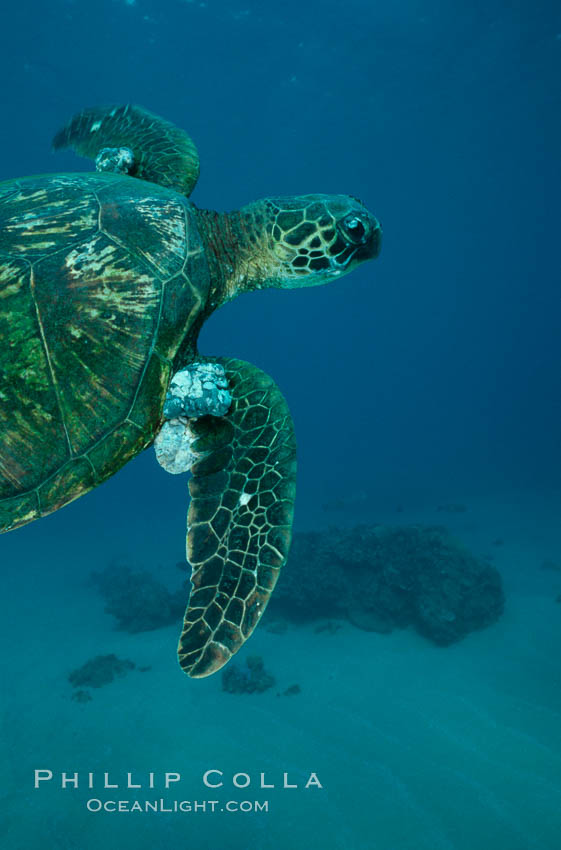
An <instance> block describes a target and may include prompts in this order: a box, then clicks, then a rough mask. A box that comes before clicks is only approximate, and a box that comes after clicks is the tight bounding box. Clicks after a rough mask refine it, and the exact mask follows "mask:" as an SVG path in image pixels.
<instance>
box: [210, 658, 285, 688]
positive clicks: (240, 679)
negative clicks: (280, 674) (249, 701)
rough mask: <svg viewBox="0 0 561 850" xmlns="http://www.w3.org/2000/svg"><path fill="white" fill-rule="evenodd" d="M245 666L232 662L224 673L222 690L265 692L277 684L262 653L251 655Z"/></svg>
mask: <svg viewBox="0 0 561 850" xmlns="http://www.w3.org/2000/svg"><path fill="white" fill-rule="evenodd" d="M245 664H246V666H245V668H242V667H240V666H239V665H238V664H233V663H230V664H229V665H228V666H227V667H226V669H225V670H224V672H223V673H222V690H223V691H228V693H231V694H255V693H263V691H267V690H269V688H272V687H273V686H274V685H275V678H274V676H271V674H270V673H267V671H266V670H265V665H264V663H263V659H262V658H261V656H260V655H250V656H249V658H247V659H246V662H245Z"/></svg>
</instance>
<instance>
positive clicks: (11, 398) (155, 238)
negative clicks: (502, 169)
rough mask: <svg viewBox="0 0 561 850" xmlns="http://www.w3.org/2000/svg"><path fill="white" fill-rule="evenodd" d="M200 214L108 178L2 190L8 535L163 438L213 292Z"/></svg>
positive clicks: (49, 180) (24, 183) (49, 179)
mask: <svg viewBox="0 0 561 850" xmlns="http://www.w3.org/2000/svg"><path fill="white" fill-rule="evenodd" d="M193 209H194V208H193V206H192V204H191V203H190V202H189V201H188V200H187V199H186V198H184V197H183V196H181V195H179V194H177V193H176V192H174V191H172V190H170V189H166V188H163V187H160V186H157V185H156V184H152V183H146V182H141V181H138V180H135V179H134V178H131V177H123V176H116V175H112V174H91V175H83V174H66V175H64V174H63V175H55V176H44V177H30V178H25V179H22V180H17V181H13V182H8V183H2V184H0V341H1V345H0V531H7V530H9V529H11V528H15V527H17V526H19V525H23V524H24V523H26V522H30V521H31V520H33V519H36V518H37V517H39V516H43V515H45V514H48V513H50V512H52V511H54V510H57V508H60V507H62V506H63V505H65V504H67V503H68V502H70V501H72V500H73V499H75V498H77V497H78V496H81V495H82V494H83V493H86V492H87V491H88V490H91V489H92V488H93V487H95V486H96V485H97V484H99V483H101V482H102V481H104V480H105V479H107V478H109V477H110V476H111V475H113V474H114V473H115V472H116V471H117V470H118V469H119V468H120V467H121V466H123V464H125V463H126V462H127V461H128V460H130V459H131V458H132V457H134V456H135V455H136V454H138V452H140V451H141V450H142V449H144V448H145V447H146V446H147V445H149V444H150V443H151V441H152V440H153V438H154V436H155V434H156V432H157V430H158V427H159V425H160V422H161V417H162V407H163V402H164V398H165V393H166V390H167V387H168V383H169V380H170V378H171V373H172V371H173V368H174V360H176V357H177V354H178V351H180V349H181V352H182V356H183V353H184V352H193V351H194V347H195V342H196V339H195V337H196V332H197V331H198V327H199V325H200V321H197V319H200V318H201V314H202V311H203V309H204V307H205V303H206V297H207V294H208V289H209V271H208V265H207V262H206V258H205V255H204V252H203V245H202V241H201V238H200V235H199V233H198V230H197V227H196V223H195V218H194V215H193ZM186 356H188V355H186Z"/></svg>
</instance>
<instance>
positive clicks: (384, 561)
mask: <svg viewBox="0 0 561 850" xmlns="http://www.w3.org/2000/svg"><path fill="white" fill-rule="evenodd" d="M503 606H504V595H503V590H502V582H501V577H500V574H499V573H498V571H497V570H496V569H495V567H493V566H491V565H490V564H488V563H486V562H485V561H482V560H480V559H478V558H476V557H475V556H474V555H473V554H472V553H471V552H469V551H468V550H467V549H466V548H465V547H464V546H462V545H461V544H460V543H458V542H457V541H456V540H454V539H453V538H452V537H451V536H450V535H449V533H448V532H447V531H446V530H445V529H443V528H441V527H422V526H380V525H362V526H357V527H356V528H353V529H329V530H328V531H325V532H309V533H301V534H296V535H295V536H294V540H293V544H292V550H291V553H290V558H289V562H288V564H287V565H286V566H285V568H284V569H283V571H282V573H281V576H280V579H279V581H278V584H277V587H276V589H275V593H274V595H273V598H272V602H271V607H272V608H273V609H276V610H277V612H279V611H282V613H283V615H284V616H286V617H289V618H299V619H301V620H314V619H318V618H322V619H324V618H329V617H346V618H347V619H348V620H349V621H350V622H351V623H353V624H354V625H355V626H357V627H358V628H361V629H365V630H367V631H375V632H381V633H385V632H390V631H392V629H394V628H404V627H407V626H412V627H414V628H416V629H417V631H419V632H420V633H421V634H423V635H425V636H426V637H427V638H429V639H430V640H432V641H434V642H435V643H437V644H440V645H447V644H450V643H453V642H454V641H458V640H461V639H462V638H463V637H465V636H466V635H467V634H469V633H470V632H472V631H474V630H476V629H481V628H484V627H485V626H489V625H490V624H491V623H493V622H495V621H496V620H497V619H498V618H499V617H500V615H501V614H502V611H503Z"/></svg>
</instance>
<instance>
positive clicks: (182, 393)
mask: <svg viewBox="0 0 561 850" xmlns="http://www.w3.org/2000/svg"><path fill="white" fill-rule="evenodd" d="M231 404H232V396H231V395H230V393H229V392H228V381H227V380H226V373H225V371H224V368H223V367H222V366H221V365H220V364H219V363H206V362H198V363H196V362H195V363H191V364H190V365H189V366H187V367H186V368H185V369H180V371H179V372H176V374H175V375H174V376H173V378H172V379H171V383H170V385H169V389H168V392H167V395H166V401H165V404H164V416H165V417H166V419H174V418H175V417H177V416H187V417H189V418H190V419H192V418H193V417H198V416H224V415H225V414H226V413H227V412H228V409H229V407H230V405H231Z"/></svg>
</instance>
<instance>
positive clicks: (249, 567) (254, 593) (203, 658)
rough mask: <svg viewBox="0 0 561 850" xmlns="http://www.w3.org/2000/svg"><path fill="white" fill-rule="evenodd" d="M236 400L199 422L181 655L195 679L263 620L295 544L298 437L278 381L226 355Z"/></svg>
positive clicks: (234, 648) (228, 655)
mask: <svg viewBox="0 0 561 850" xmlns="http://www.w3.org/2000/svg"><path fill="white" fill-rule="evenodd" d="M214 362H217V363H221V364H222V365H223V367H224V369H225V371H226V377H227V379H228V388H229V391H230V393H231V395H232V399H233V401H232V404H231V407H230V409H229V411H228V413H227V414H226V415H225V416H221V417H213V416H203V417H201V418H199V419H194V420H191V421H190V429H191V431H192V433H193V434H194V436H195V440H194V442H193V444H192V446H193V450H194V451H195V452H196V453H201V454H203V455H204V456H203V458H202V460H200V461H198V462H197V463H196V464H195V465H194V466H193V467H192V469H191V472H192V476H193V477H192V479H191V480H190V482H189V489H190V492H191V505H190V508H189V514H188V518H187V557H188V559H189V561H190V563H191V566H192V569H193V572H192V576H191V583H192V585H193V589H192V592H191V596H190V598H189V604H188V607H187V611H186V613H185V619H184V625H183V632H182V634H181V638H180V640H179V646H178V656H179V663H180V665H181V667H182V668H183V670H184V671H185V672H186V673H187V674H188V675H189V676H192V677H194V678H201V677H203V676H209V675H210V674H211V673H215V672H216V671H217V670H219V669H220V668H221V667H222V666H223V665H224V664H226V662H227V661H229V659H230V658H231V657H232V655H234V653H235V652H237V651H238V649H239V648H240V647H241V646H242V644H243V643H245V641H246V640H247V638H248V637H249V635H250V634H251V633H252V631H253V629H254V628H255V626H256V625H257V623H258V622H259V619H260V617H261V615H262V614H263V611H264V610H265V607H266V605H267V602H268V601H269V597H270V595H271V592H272V590H273V588H274V586H275V584H276V581H277V578H278V575H279V572H280V570H281V567H282V566H283V564H284V563H285V561H286V558H287V555H288V549H289V546H290V539H291V530H292V516H293V511H294V494H295V477H296V443H295V439H294V429H293V425H292V419H291V416H290V412H289V410H288V406H287V404H286V402H285V400H284V398H283V396H282V395H281V393H280V390H279V389H278V387H277V386H276V385H275V383H274V382H273V380H272V379H271V378H270V377H269V376H268V375H266V374H265V373H264V372H262V371H261V370H260V369H257V368H256V367H255V366H252V365H250V364H249V363H245V362H243V361H242V360H233V359H230V358H217V359H216V360H214Z"/></svg>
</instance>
